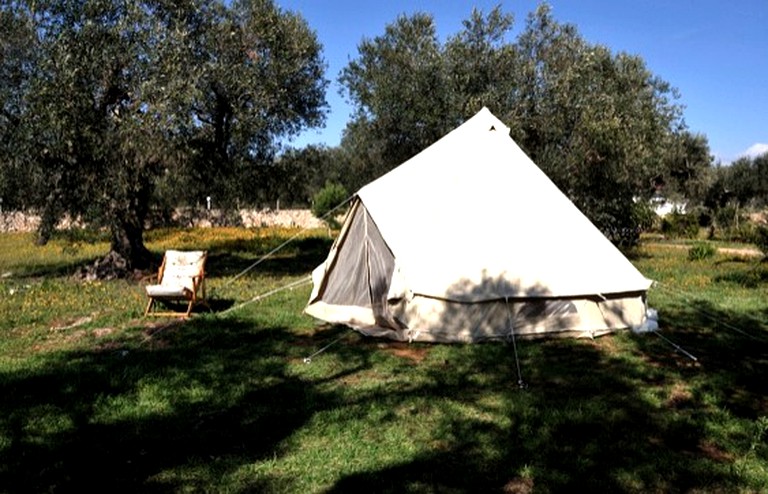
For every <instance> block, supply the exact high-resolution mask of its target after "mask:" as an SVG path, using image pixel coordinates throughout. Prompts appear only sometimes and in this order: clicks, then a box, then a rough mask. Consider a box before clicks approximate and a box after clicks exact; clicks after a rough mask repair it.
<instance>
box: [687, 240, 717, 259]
mask: <svg viewBox="0 0 768 494" xmlns="http://www.w3.org/2000/svg"><path fill="white" fill-rule="evenodd" d="M716 252H717V249H716V248H715V246H714V245H712V244H708V243H705V242H698V243H696V244H694V245H693V246H691V248H690V249H688V260H689V261H703V260H704V259H709V258H710V257H712V256H714V255H715V253H716Z"/></svg>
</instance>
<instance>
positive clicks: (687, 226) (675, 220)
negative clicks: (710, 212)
mask: <svg viewBox="0 0 768 494" xmlns="http://www.w3.org/2000/svg"><path fill="white" fill-rule="evenodd" d="M661 232H662V233H663V234H664V235H666V236H668V237H674V238H696V237H698V236H699V219H698V218H697V217H696V216H694V215H691V214H683V213H678V212H673V213H670V214H668V215H667V216H665V217H664V219H663V220H662V221H661Z"/></svg>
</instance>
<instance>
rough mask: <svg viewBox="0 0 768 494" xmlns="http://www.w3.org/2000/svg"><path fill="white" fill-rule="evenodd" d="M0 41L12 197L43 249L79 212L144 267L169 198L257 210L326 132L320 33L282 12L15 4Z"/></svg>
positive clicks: (105, 0) (0, 150) (3, 167)
mask: <svg viewBox="0 0 768 494" xmlns="http://www.w3.org/2000/svg"><path fill="white" fill-rule="evenodd" d="M0 39H2V40H3V42H2V45H1V47H2V50H3V52H2V54H0V55H1V56H0V88H2V89H0V124H2V125H0V143H3V144H1V145H0V177H1V178H3V180H0V183H2V184H3V185H2V186H1V187H2V189H0V193H2V194H3V195H5V194H9V190H8V188H9V187H23V195H24V196H25V197H26V198H27V199H25V200H24V201H22V200H20V199H19V196H21V195H22V194H20V193H18V194H16V195H13V194H10V195H9V201H10V199H13V200H14V203H15V204H18V205H21V206H25V207H32V206H35V207H38V208H40V209H42V210H43V221H42V227H41V237H42V240H43V241H45V240H47V238H48V237H49V236H50V232H51V229H52V225H54V224H55V223H56V220H57V219H58V218H59V217H60V216H61V215H62V214H64V213H70V214H72V215H73V216H76V217H77V216H81V217H85V218H87V219H93V220H94V221H97V224H98V225H99V226H104V227H106V228H108V229H109V231H110V232H111V237H112V241H111V248H112V250H115V251H117V252H118V253H120V254H122V255H123V256H124V257H126V259H128V261H129V263H136V264H137V265H138V264H144V263H146V261H147V251H146V248H145V247H144V245H143V238H142V232H143V225H144V220H145V219H146V217H147V214H148V210H149V206H150V204H151V202H152V199H153V195H154V194H155V193H156V192H161V193H163V194H164V195H165V196H166V197H165V199H166V200H168V197H171V196H172V197H173V198H174V199H176V200H179V199H186V200H188V201H190V202H195V201H197V202H199V201H201V200H204V198H205V196H206V195H211V196H214V198H215V200H216V202H217V203H218V204H222V205H224V204H228V203H229V204H235V203H237V202H238V200H242V201H247V200H249V199H251V195H252V194H253V191H258V190H259V188H260V186H261V185H262V183H263V178H264V170H265V167H263V166H261V165H264V164H267V163H271V161H272V156H273V154H274V152H275V149H276V147H277V142H278V141H279V140H281V139H284V138H286V137H290V136H293V135H296V134H297V133H298V132H299V131H300V130H301V129H302V128H304V127H307V126H315V125H318V124H320V123H322V120H323V112H324V104H325V102H324V91H325V87H326V85H327V81H325V80H324V79H323V70H324V68H323V62H322V59H321V56H320V46H319V43H318V42H317V39H316V36H315V34H314V33H313V32H312V31H311V30H310V29H309V27H308V26H307V25H306V23H305V22H304V21H303V19H301V18H300V17H299V16H297V15H296V14H293V13H289V12H284V11H282V10H280V9H279V7H277V6H276V5H275V4H274V3H273V2H272V1H269V0H268V1H259V2H250V1H245V2H233V3H230V2H222V1H219V0H192V1H189V2H170V3H168V2H157V1H155V0H142V1H138V2H129V3H125V2H122V1H117V0H94V1H89V2H26V1H21V2H3V3H2V4H1V5H0ZM6 143H13V146H7V145H6ZM19 170H24V171H25V173H24V174H23V175H19V174H18V171H19ZM12 176H22V177H26V178H24V179H21V181H19V179H14V181H11V180H6V179H7V178H8V177H12Z"/></svg>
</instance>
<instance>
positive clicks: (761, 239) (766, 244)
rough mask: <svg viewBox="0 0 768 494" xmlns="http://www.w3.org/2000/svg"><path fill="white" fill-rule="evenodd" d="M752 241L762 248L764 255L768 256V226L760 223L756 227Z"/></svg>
mask: <svg viewBox="0 0 768 494" xmlns="http://www.w3.org/2000/svg"><path fill="white" fill-rule="evenodd" d="M752 243H754V244H755V245H756V246H757V248H758V249H760V252H762V253H763V256H764V257H768V226H765V225H759V226H757V227H755V232H754V234H753V237H752Z"/></svg>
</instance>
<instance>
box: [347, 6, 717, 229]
mask: <svg viewBox="0 0 768 494" xmlns="http://www.w3.org/2000/svg"><path fill="white" fill-rule="evenodd" d="M511 30H512V16H511V15H509V14H505V13H503V12H502V10H501V8H500V7H497V8H495V9H493V10H492V11H491V12H490V13H488V14H487V15H484V14H482V13H481V12H479V11H473V12H472V14H471V16H470V18H469V19H468V20H467V21H465V22H464V25H463V29H462V30H461V31H460V32H459V33H457V34H456V35H453V36H450V37H448V40H447V41H446V42H445V43H444V44H442V45H441V44H440V43H439V41H438V39H437V37H436V36H435V26H434V20H433V18H432V17H430V16H426V15H424V14H418V15H415V16H413V17H400V18H398V19H397V21H396V22H395V23H393V24H391V25H388V26H387V27H386V30H385V34H384V35H383V36H380V37H376V38H373V39H371V40H365V41H364V42H363V43H361V44H360V46H359V47H358V49H359V57H357V58H355V59H353V60H352V61H351V62H350V64H349V65H348V66H347V67H346V68H345V69H344V71H343V72H342V77H341V79H340V80H341V83H342V84H343V85H344V87H345V89H346V90H347V92H348V93H349V96H350V99H351V101H352V102H353V103H354V104H355V105H356V109H357V113H356V117H355V119H354V120H353V121H352V122H350V124H349V125H348V127H347V130H346V133H345V139H344V141H343V142H342V145H343V146H344V147H346V148H347V149H349V150H350V155H352V156H355V155H359V156H360V158H359V161H360V162H362V163H363V164H364V165H367V166H369V167H370V168H369V170H370V171H371V172H370V175H369V179H370V178H373V177H374V176H377V175H379V174H381V172H383V171H386V170H388V169H389V168H391V167H393V166H395V165H397V164H399V163H400V162H402V161H404V160H405V159H406V158H409V157H410V156H412V155H413V154H415V153H416V152H418V151H421V149H423V148H424V147H425V146H427V145H428V144H431V143H432V142H433V141H434V140H435V139H436V138H437V137H439V136H442V135H443V134H444V133H445V132H447V131H448V130H450V129H452V128H454V127H455V126H456V125H458V124H459V123H461V122H463V121H464V120H465V119H466V118H467V117H469V116H471V115H473V114H474V113H476V112H477V111H478V110H479V109H480V108H481V107H482V106H487V107H488V108H489V109H490V110H491V111H492V112H494V114H496V115H497V116H498V117H499V118H501V119H502V120H503V121H505V122H507V124H508V125H510V127H511V135H512V137H513V138H515V140H516V141H517V142H518V143H519V144H520V145H521V146H522V147H523V149H525V150H526V152H527V153H528V154H529V155H530V156H531V158H532V159H533V160H534V161H535V162H536V163H537V164H538V165H539V166H540V167H541V168H542V169H543V170H544V171H545V172H546V173H547V174H548V175H549V177H550V178H552V180H553V181H554V182H555V183H556V184H557V185H558V186H559V187H560V189H561V190H563V191H564V192H565V193H566V194H567V195H568V196H569V197H570V198H571V200H573V202H574V203H576V205H577V206H578V207H580V208H581V209H582V211H583V212H584V213H585V214H586V215H587V216H588V217H589V218H590V219H591V220H592V221H593V222H594V223H595V224H596V225H597V226H598V227H599V228H600V229H601V230H602V231H603V232H604V233H605V234H606V235H608V236H609V237H610V238H611V239H612V240H614V241H615V242H616V243H625V244H626V243H629V244H632V243H634V242H636V240H637V235H638V232H639V231H640V230H642V229H643V228H644V226H643V224H642V223H643V221H644V217H641V216H638V214H636V213H637V212H636V211H635V207H634V204H633V203H634V201H635V199H636V198H638V197H640V198H647V197H648V196H649V195H650V194H651V193H652V192H653V190H654V187H653V184H654V183H656V184H659V183H660V182H663V181H664V179H663V177H665V176H668V177H669V179H668V181H669V182H670V183H672V182H674V184H676V185H675V187H677V186H678V185H680V184H687V185H688V186H690V188H691V190H693V189H694V188H695V189H696V190H698V188H697V187H698V185H697V186H696V187H694V183H696V184H698V183H699V181H702V180H704V178H702V177H703V175H705V173H704V171H703V170H704V169H706V167H708V166H709V156H708V145H707V143H706V139H704V138H703V137H702V136H697V135H691V134H689V133H685V132H683V129H684V123H683V121H682V118H681V117H682V107H681V106H680V105H678V104H676V103H675V99H676V98H677V93H676V91H675V90H674V89H673V88H672V87H670V85H669V84H668V83H666V82H664V81H663V80H661V79H660V78H658V77H657V76H655V75H653V74H652V73H651V72H650V71H649V70H648V68H647V67H646V65H645V63H644V62H643V60H642V59H640V58H639V57H636V56H631V55H627V54H625V53H619V54H614V53H612V52H611V51H610V50H609V49H608V48H606V47H604V46H601V45H593V44H590V43H588V42H587V41H586V40H585V39H583V38H582V37H581V36H580V35H579V33H578V31H577V30H576V28H575V27H574V26H572V25H568V24H560V23H558V22H556V21H555V20H554V19H553V17H552V15H551V11H550V9H549V7H548V6H546V5H542V6H541V7H539V8H538V9H537V10H536V12H534V13H533V14H531V15H530V16H529V18H528V21H527V23H526V26H525V28H524V29H523V30H522V32H521V34H520V35H519V36H518V38H517V39H516V40H515V41H514V42H509V41H507V36H508V34H509V33H510V32H511ZM403 81H408V83H407V84H404V83H403ZM435 88H440V90H439V91H436V90H435ZM352 159H354V158H352ZM667 168H669V170H667ZM670 187H672V186H670ZM680 187H682V185H680ZM684 192H686V193H687V192H688V190H687V189H686V190H685V191H684Z"/></svg>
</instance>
